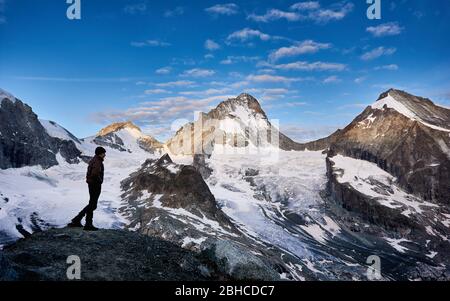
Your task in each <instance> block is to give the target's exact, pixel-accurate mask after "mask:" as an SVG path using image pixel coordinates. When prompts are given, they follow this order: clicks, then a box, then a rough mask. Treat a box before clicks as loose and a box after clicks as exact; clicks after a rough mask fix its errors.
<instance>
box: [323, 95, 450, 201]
mask: <svg viewBox="0 0 450 301" xmlns="http://www.w3.org/2000/svg"><path fill="white" fill-rule="evenodd" d="M329 148H330V156H333V155H335V154H342V155H345V156H349V157H353V158H357V159H362V160H367V161H370V162H374V163H376V164H377V165H378V166H379V167H380V168H382V169H384V170H386V171H387V172H389V173H390V174H392V175H393V176H395V177H397V179H398V183H399V184H400V185H401V186H402V187H404V188H405V189H406V190H407V191H408V192H410V193H414V194H416V195H418V196H420V197H421V198H423V199H425V200H430V201H433V202H439V203H444V204H450V182H449V181H448V179H450V110H448V109H445V108H441V107H438V106H436V105H434V104H433V103H432V102H431V101H430V100H428V99H424V98H420V97H416V96H413V95H410V94H407V93H406V92H403V91H398V90H389V91H387V92H385V93H383V94H382V95H381V96H380V98H379V99H378V101H377V102H376V103H375V104H374V105H372V106H370V107H368V108H366V109H365V110H364V112H363V113H361V114H360V115H359V116H358V117H356V118H355V119H354V120H353V122H352V123H350V124H349V125H348V126H347V127H346V128H345V129H343V130H342V131H341V132H339V134H338V137H337V138H335V139H334V142H332V143H331V144H330V147H329Z"/></svg>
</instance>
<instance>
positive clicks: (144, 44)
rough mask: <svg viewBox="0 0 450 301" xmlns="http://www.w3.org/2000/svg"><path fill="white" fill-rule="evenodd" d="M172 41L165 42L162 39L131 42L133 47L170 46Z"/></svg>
mask: <svg viewBox="0 0 450 301" xmlns="http://www.w3.org/2000/svg"><path fill="white" fill-rule="evenodd" d="M170 45H171V44H170V43H167V42H163V41H160V40H147V41H143V42H131V46H133V47H139V48H140V47H168V46H170Z"/></svg>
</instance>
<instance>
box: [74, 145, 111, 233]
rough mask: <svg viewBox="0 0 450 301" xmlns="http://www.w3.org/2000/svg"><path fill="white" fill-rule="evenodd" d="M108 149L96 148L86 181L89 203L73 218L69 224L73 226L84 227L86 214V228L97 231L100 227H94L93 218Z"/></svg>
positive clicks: (100, 189)
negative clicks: (83, 222) (83, 220)
mask: <svg viewBox="0 0 450 301" xmlns="http://www.w3.org/2000/svg"><path fill="white" fill-rule="evenodd" d="M105 156H106V150H105V149H104V148H103V147H97V148H96V149H95V157H94V158H92V159H91V161H90V162H89V165H88V169H87V174H86V182H87V183H88V187H89V197H90V198H89V205H87V206H86V207H85V208H84V209H83V210H81V212H80V213H78V215H77V216H76V217H75V218H74V219H73V220H72V222H71V223H70V224H69V225H68V226H69V227H72V228H77V227H80V228H81V227H83V225H82V224H81V220H82V219H83V217H84V216H85V215H86V225H85V226H84V230H86V231H97V230H98V228H96V227H94V225H93V223H92V219H93V217H94V210H95V209H97V202H98V198H99V197H100V193H101V191H102V183H103V175H104V170H105V169H104V167H103V161H104V160H105Z"/></svg>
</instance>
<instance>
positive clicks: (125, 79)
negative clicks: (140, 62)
mask: <svg viewBox="0 0 450 301" xmlns="http://www.w3.org/2000/svg"><path fill="white" fill-rule="evenodd" d="M13 78H14V79H18V80H29V81H48V82H69V83H70V82H79V83H83V82H86V83H97V82H99V83H100V82H130V81H136V80H138V79H136V78H131V77H48V76H14V77H13Z"/></svg>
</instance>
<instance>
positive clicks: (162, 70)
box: [155, 66, 172, 75]
mask: <svg viewBox="0 0 450 301" xmlns="http://www.w3.org/2000/svg"><path fill="white" fill-rule="evenodd" d="M170 72H172V67H169V66H168V67H162V68H159V69H157V70H156V71H155V73H156V74H161V75H165V74H169V73H170Z"/></svg>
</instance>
